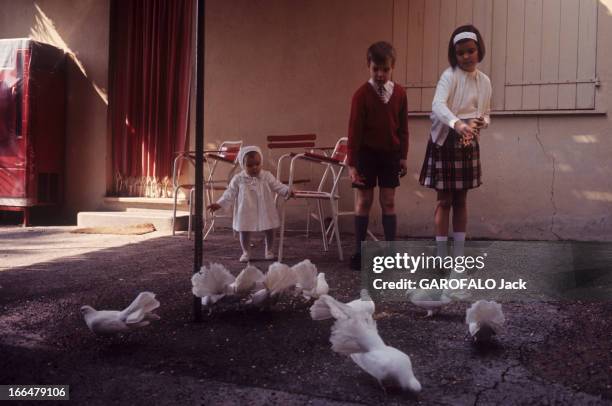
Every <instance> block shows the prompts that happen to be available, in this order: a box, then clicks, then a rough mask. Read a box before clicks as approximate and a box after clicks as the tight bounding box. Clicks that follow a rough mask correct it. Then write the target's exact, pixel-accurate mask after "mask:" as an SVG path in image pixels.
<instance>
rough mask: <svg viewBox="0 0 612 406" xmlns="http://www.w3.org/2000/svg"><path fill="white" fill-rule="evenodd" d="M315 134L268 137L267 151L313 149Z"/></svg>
mask: <svg viewBox="0 0 612 406" xmlns="http://www.w3.org/2000/svg"><path fill="white" fill-rule="evenodd" d="M316 139H317V135H316V134H291V135H268V136H267V137H266V140H267V141H268V149H304V148H314V146H315V141H316Z"/></svg>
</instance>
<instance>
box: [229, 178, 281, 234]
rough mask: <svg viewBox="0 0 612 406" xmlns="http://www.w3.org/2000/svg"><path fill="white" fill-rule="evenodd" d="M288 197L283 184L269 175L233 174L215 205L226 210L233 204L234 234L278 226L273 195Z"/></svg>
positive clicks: (278, 220) (278, 221)
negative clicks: (235, 232)
mask: <svg viewBox="0 0 612 406" xmlns="http://www.w3.org/2000/svg"><path fill="white" fill-rule="evenodd" d="M275 193H278V194H279V195H281V196H283V197H287V195H288V194H289V187H288V186H287V185H284V184H282V183H281V182H279V181H278V180H276V178H275V177H274V175H272V174H271V173H270V172H268V171H265V170H261V172H259V175H258V176H255V177H253V176H249V175H248V174H247V173H246V171H244V170H243V171H241V172H240V173H238V174H236V175H234V177H233V178H232V180H231V182H230V184H229V186H228V188H227V189H226V190H225V192H224V193H223V196H221V198H220V199H219V200H218V201H217V203H218V204H219V205H220V206H221V207H222V208H223V209H224V210H227V209H228V208H229V207H231V205H232V204H233V205H234V220H233V224H232V227H233V228H234V230H236V231H264V230H270V229H273V228H277V227H279V226H280V219H279V216H278V210H277V209H276V205H275V204H274V203H275V202H274V195H275Z"/></svg>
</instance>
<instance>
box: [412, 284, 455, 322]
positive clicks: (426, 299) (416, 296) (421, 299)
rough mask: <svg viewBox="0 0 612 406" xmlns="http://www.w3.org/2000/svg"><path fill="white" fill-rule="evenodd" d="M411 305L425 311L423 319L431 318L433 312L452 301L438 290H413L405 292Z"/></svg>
mask: <svg viewBox="0 0 612 406" xmlns="http://www.w3.org/2000/svg"><path fill="white" fill-rule="evenodd" d="M406 296H408V297H409V298H410V301H411V302H412V304H414V305H415V306H417V307H420V308H422V309H425V310H427V315H426V316H425V317H431V316H433V314H434V312H435V311H437V310H439V309H441V308H442V307H444V306H446V305H447V304H449V303H450V302H452V299H451V298H450V297H449V296H448V294H447V293H446V292H443V291H440V290H428V289H415V290H408V291H406Z"/></svg>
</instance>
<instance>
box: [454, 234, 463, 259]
mask: <svg viewBox="0 0 612 406" xmlns="http://www.w3.org/2000/svg"><path fill="white" fill-rule="evenodd" d="M453 240H454V244H453V256H454V257H462V256H463V254H464V247H465V232H457V233H453Z"/></svg>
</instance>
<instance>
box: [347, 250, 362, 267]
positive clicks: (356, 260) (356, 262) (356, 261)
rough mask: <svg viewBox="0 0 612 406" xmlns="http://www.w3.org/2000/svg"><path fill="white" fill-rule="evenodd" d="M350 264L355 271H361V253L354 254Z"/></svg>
mask: <svg viewBox="0 0 612 406" xmlns="http://www.w3.org/2000/svg"><path fill="white" fill-rule="evenodd" d="M349 266H350V267H351V269H352V270H353V271H361V253H357V254H353V256H352V257H351V261H350V264H349Z"/></svg>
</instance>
